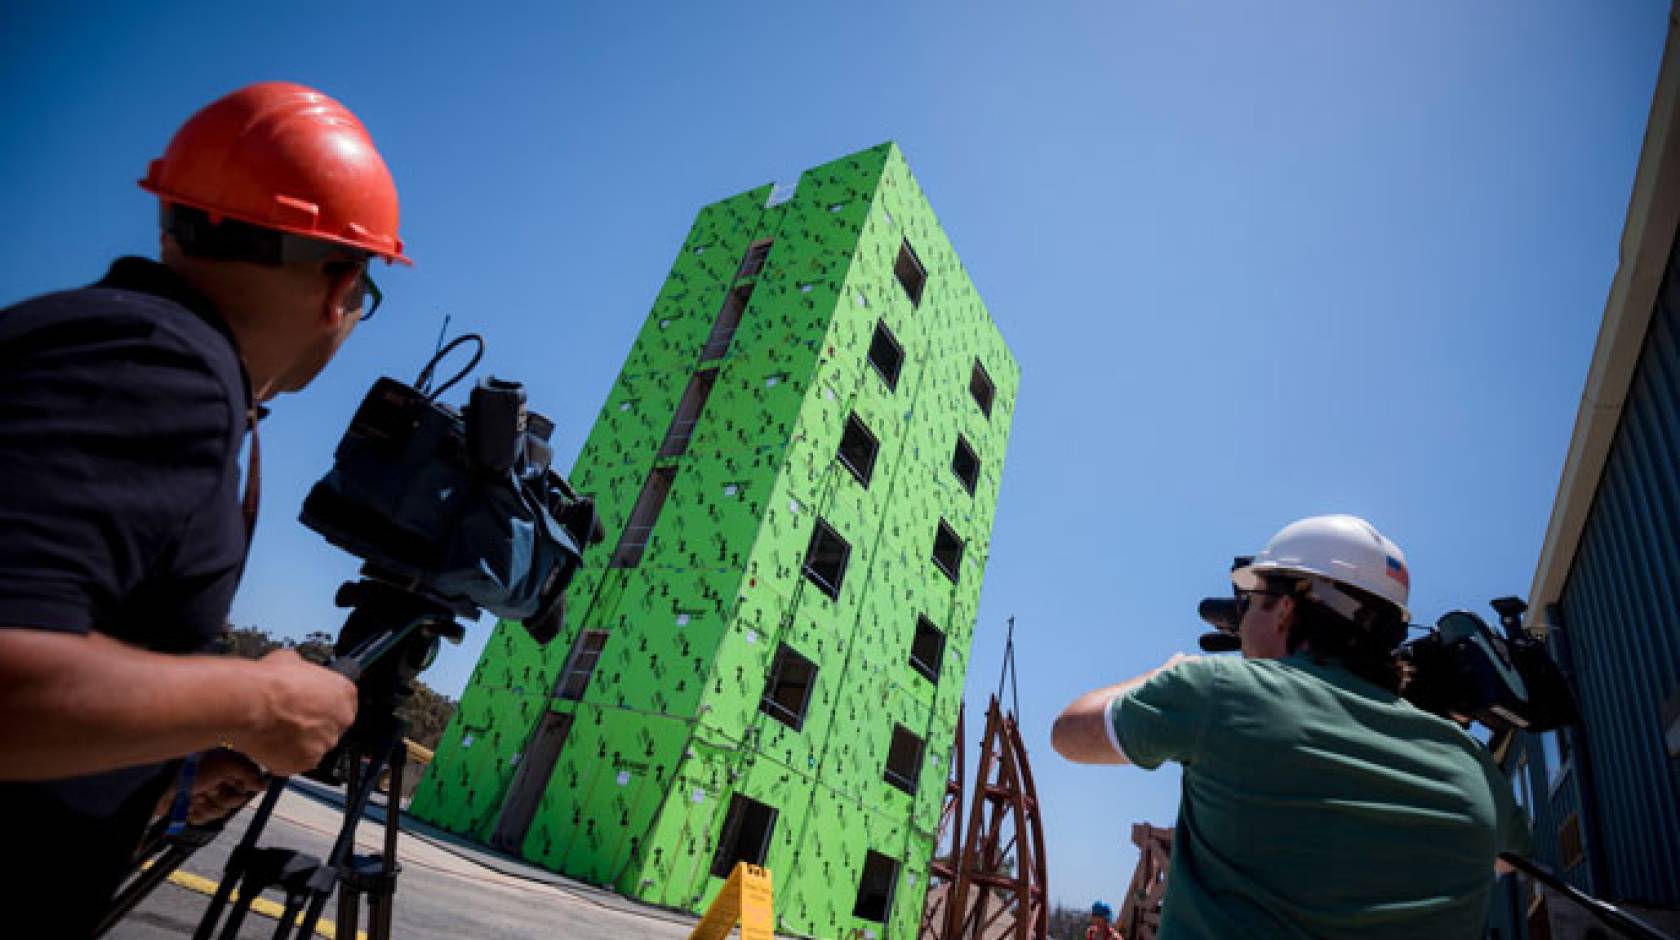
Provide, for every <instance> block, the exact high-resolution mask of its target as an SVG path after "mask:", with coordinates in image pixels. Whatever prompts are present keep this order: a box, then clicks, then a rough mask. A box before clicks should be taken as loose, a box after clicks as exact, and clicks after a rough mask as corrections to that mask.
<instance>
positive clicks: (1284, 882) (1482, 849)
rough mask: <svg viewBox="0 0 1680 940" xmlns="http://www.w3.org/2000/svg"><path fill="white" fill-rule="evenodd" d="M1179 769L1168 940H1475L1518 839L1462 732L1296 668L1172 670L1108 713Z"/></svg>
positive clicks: (1381, 694) (1383, 697) (1254, 665)
mask: <svg viewBox="0 0 1680 940" xmlns="http://www.w3.org/2000/svg"><path fill="white" fill-rule="evenodd" d="M1109 719H1110V721H1111V723H1112V725H1113V728H1114V734H1115V739H1116V742H1117V743H1118V744H1119V746H1120V748H1121V750H1122V751H1124V752H1125V754H1126V757H1127V758H1128V759H1129V760H1130V761H1131V762H1132V763H1134V764H1137V765H1138V766H1140V767H1144V768H1147V769H1153V768H1155V767H1158V766H1160V765H1161V763H1162V762H1163V761H1168V760H1171V761H1177V762H1179V763H1180V764H1183V765H1184V782H1183V795H1182V797H1181V799H1180V802H1179V811H1178V823H1177V826H1176V828H1175V830H1174V834H1173V852H1172V864H1171V867H1170V868H1169V870H1168V873H1167V895H1166V900H1165V906H1164V910H1163V911H1162V921H1161V933H1160V940H1185V938H1192V937H1207V938H1232V937H1350V936H1357V937H1359V938H1360V940H1379V938H1384V937H1396V938H1402V937H1403V938H1415V937H1427V938H1430V940H1450V938H1457V937H1481V936H1483V935H1484V933H1485V931H1486V925H1487V912H1488V902H1489V899H1490V897H1491V894H1492V890H1493V886H1494V874H1493V863H1494V859H1495V857H1496V856H1497V855H1498V854H1499V853H1500V852H1502V851H1517V852H1525V853H1526V852H1527V851H1528V850H1529V844H1530V835H1529V831H1528V823H1527V821H1526V820H1525V819H1524V817H1523V816H1522V814H1521V812H1520V811H1519V810H1518V809H1517V807H1516V804H1515V802H1514V800H1513V799H1512V797H1511V789H1510V786H1509V785H1508V783H1507V782H1506V778H1505V777H1504V776H1503V775H1502V774H1501V773H1500V770H1499V768H1498V766H1497V765H1496V764H1495V763H1494V761H1493V757H1492V755H1490V754H1489V753H1488V752H1487V749H1486V748H1484V747H1482V745H1481V744H1479V743H1478V742H1477V741H1476V740H1475V739H1473V738H1471V737H1470V736H1469V735H1468V734H1466V733H1465V732H1464V731H1463V730H1462V729H1460V728H1459V727H1458V726H1457V725H1454V724H1453V723H1452V722H1450V721H1446V720H1444V719H1441V718H1437V717H1435V716H1434V715H1430V714H1428V713H1426V712H1423V711H1421V710H1419V709H1417V708H1415V707H1413V706H1412V705H1411V704H1410V703H1409V702H1406V701H1405V700H1404V699H1401V698H1400V697H1399V696H1396V695H1394V694H1392V693H1390V692H1386V691H1384V690H1382V689H1380V688H1378V687H1377V686H1374V685H1372V684H1370V683H1368V682H1366V681H1364V680H1363V679H1359V678H1357V677H1355V676H1353V675H1352V674H1350V673H1348V672H1345V671H1343V670H1341V669H1338V668H1336V667H1334V666H1327V665H1320V664H1317V663H1314V662H1313V661H1312V660H1311V659H1308V658H1307V657H1305V656H1299V655H1298V656H1292V657H1290V658H1288V659H1282V660H1249V659H1237V658H1233V657H1218V658H1210V659H1202V660H1197V661H1195V662H1189V663H1181V664H1180V665H1178V666H1176V667H1174V668H1172V669H1169V670H1166V671H1165V672H1162V673H1159V674H1157V675H1156V676H1154V677H1153V678H1151V679H1150V680H1149V681H1147V682H1145V683H1144V684H1143V685H1141V686H1139V687H1138V688H1137V689H1134V690H1133V691H1131V692H1129V693H1127V694H1125V695H1122V696H1120V697H1118V698H1116V699H1115V700H1114V702H1113V703H1112V704H1111V705H1110V706H1109Z"/></svg>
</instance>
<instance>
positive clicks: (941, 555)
mask: <svg viewBox="0 0 1680 940" xmlns="http://www.w3.org/2000/svg"><path fill="white" fill-rule="evenodd" d="M962 556H963V543H962V539H960V538H957V533H956V532H955V531H954V530H953V529H952V528H951V527H950V525H949V524H947V523H946V522H945V520H944V519H941V520H939V533H938V534H937V535H935V536H934V537H933V563H934V564H935V565H938V566H939V570H940V571H943V572H945V576H946V577H948V578H950V579H951V580H952V581H956V580H957V579H958V578H959V577H961V576H962Z"/></svg>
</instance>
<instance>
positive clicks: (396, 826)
mask: <svg viewBox="0 0 1680 940" xmlns="http://www.w3.org/2000/svg"><path fill="white" fill-rule="evenodd" d="M407 765H408V747H407V745H405V744H403V742H402V739H401V737H398V739H397V741H396V744H395V745H394V746H393V748H392V750H391V773H390V786H389V788H388V790H387V791H386V794H385V853H384V854H383V855H382V856H380V860H379V861H380V878H379V882H378V884H377V885H376V886H375V888H374V890H373V891H372V892H371V893H370V895H369V902H370V904H369V907H370V908H371V910H370V911H369V913H368V938H369V940H390V937H391V919H392V914H393V913H394V911H395V904H396V893H397V872H398V870H399V866H398V865H397V836H398V835H399V834H400V833H401V832H402V791H403V770H404V769H405V768H406V767H407ZM339 940H355V934H349V935H348V937H346V935H344V934H340V935H339Z"/></svg>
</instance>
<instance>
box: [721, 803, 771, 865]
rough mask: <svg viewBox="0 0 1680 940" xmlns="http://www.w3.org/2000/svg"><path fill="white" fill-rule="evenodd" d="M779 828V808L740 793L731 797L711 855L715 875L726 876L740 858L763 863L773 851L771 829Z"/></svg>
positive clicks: (749, 861)
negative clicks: (714, 849)
mask: <svg viewBox="0 0 1680 940" xmlns="http://www.w3.org/2000/svg"><path fill="white" fill-rule="evenodd" d="M775 828H776V808H775V807H774V806H766V805H764V804H763V803H760V802H759V801H757V800H754V799H749V798H747V797H744V796H742V795H740V794H739V793H737V794H735V795H734V796H731V797H730V798H729V813H728V814H727V815H725V816H724V817H723V831H722V832H720V833H718V843H717V852H716V854H714V855H713V856H712V876H713V877H716V878H727V877H729V873H730V872H732V871H734V870H735V865H736V863H737V862H746V863H747V864H748V865H763V864H764V859H765V858H766V857H768V856H769V854H770V833H771V832H772V831H773V830H774V829H775Z"/></svg>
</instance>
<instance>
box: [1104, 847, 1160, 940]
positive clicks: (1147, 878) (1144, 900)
mask: <svg viewBox="0 0 1680 940" xmlns="http://www.w3.org/2000/svg"><path fill="white" fill-rule="evenodd" d="M1172 840H1173V831H1172V830H1171V829H1157V828H1155V827H1154V826H1151V825H1150V824H1148V823H1134V824H1133V825H1132V842H1133V843H1135V844H1136V845H1137V847H1138V864H1137V870H1136V871H1134V872H1132V883H1131V886H1130V887H1128V888H1127V889H1126V903H1125V904H1124V905H1123V906H1122V907H1121V908H1120V920H1119V922H1118V924H1117V926H1118V927H1119V928H1120V935H1121V936H1123V937H1125V938H1126V940H1155V934H1156V932H1157V931H1159V930H1160V929H1161V900H1162V899H1163V898H1165V897H1166V894H1167V864H1168V862H1170V861H1171V859H1172Z"/></svg>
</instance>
